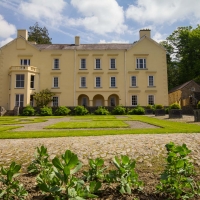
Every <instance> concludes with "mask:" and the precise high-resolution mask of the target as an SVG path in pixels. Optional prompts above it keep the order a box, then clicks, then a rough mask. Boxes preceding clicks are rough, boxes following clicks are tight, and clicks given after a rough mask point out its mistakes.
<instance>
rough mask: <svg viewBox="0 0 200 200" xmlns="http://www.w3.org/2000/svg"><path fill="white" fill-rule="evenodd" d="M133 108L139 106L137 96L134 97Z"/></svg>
mask: <svg viewBox="0 0 200 200" xmlns="http://www.w3.org/2000/svg"><path fill="white" fill-rule="evenodd" d="M131 100H132V106H137V104H138V98H137V95H132V99H131Z"/></svg>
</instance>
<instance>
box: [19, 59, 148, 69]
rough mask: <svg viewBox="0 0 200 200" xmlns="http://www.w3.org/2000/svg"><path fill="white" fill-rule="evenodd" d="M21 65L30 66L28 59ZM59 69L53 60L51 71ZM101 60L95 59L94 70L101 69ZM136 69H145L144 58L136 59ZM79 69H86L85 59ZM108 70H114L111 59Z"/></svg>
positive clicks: (58, 64) (81, 61) (22, 60)
mask: <svg viewBox="0 0 200 200" xmlns="http://www.w3.org/2000/svg"><path fill="white" fill-rule="evenodd" d="M20 64H21V65H26V66H29V65H30V59H21V60H20ZM59 68H60V59H58V58H55V59H54V63H53V69H59ZM101 68H102V67H101V59H100V58H96V59H95V69H101ZM136 68H137V69H146V59H145V58H137V59H136ZM80 69H87V65H86V59H85V58H81V60H80ZM110 69H116V59H115V58H111V59H110Z"/></svg>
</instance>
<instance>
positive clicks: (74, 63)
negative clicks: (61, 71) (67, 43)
mask: <svg viewBox="0 0 200 200" xmlns="http://www.w3.org/2000/svg"><path fill="white" fill-rule="evenodd" d="M74 106H76V49H75V50H74Z"/></svg>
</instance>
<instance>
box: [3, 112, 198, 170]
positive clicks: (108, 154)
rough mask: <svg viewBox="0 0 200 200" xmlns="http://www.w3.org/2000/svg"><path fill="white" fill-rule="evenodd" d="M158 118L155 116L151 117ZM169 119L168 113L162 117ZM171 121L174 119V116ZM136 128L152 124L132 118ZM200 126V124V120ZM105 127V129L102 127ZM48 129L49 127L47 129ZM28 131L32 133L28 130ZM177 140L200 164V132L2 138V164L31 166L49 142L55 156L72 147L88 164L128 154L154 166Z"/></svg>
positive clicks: (187, 119) (26, 127)
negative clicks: (40, 148) (99, 159)
mask: <svg viewBox="0 0 200 200" xmlns="http://www.w3.org/2000/svg"><path fill="white" fill-rule="evenodd" d="M151 117H155V116H151ZM159 118H164V119H166V120H169V119H168V116H164V117H159ZM66 120H70V118H69V117H68V118H59V119H58V118H57V119H49V120H48V121H47V122H42V123H37V124H26V125H23V126H24V127H23V128H19V129H16V130H15V131H25V130H26V131H28V130H41V129H42V128H43V127H45V126H48V125H50V124H53V123H57V122H60V121H66ZM170 120H171V119H170ZM176 121H182V122H189V123H192V122H193V121H194V117H192V116H184V117H183V119H177V120H176ZM129 123H130V125H131V126H132V128H133V127H134V128H136V127H137V128H148V127H149V126H151V125H149V124H145V123H141V122H140V123H139V122H134V121H129ZM197 124H199V125H200V123H197ZM100 130H101V129H100ZM47 131H48V130H47ZM27 134H28V132H27ZM170 141H173V142H175V143H177V144H182V143H186V144H187V145H188V147H189V148H190V149H191V150H192V158H193V160H194V161H195V163H196V164H198V165H199V166H200V134H199V133H196V134H195V133H193V134H163V135H162V134H154V135H152V134H149V135H148V134H144V135H143V134H141V135H115V136H89V137H61V138H38V139H3V140H2V139H1V140H0V158H1V159H0V165H1V164H4V165H6V164H8V163H10V162H11V161H12V160H14V161H16V162H18V163H21V164H23V167H24V168H25V166H27V165H28V164H29V163H30V161H31V160H32V159H33V158H34V152H35V149H36V147H38V146H41V145H45V146H46V147H47V148H48V152H49V154H50V155H51V157H50V158H54V156H55V155H60V154H62V153H64V151H65V150H66V149H70V150H71V151H73V152H74V153H76V154H78V157H79V159H80V160H81V161H82V162H83V163H84V164H87V160H88V158H96V157H102V158H104V159H105V160H107V161H108V162H109V161H110V160H111V159H112V158H113V157H114V156H115V155H120V154H127V155H129V156H131V157H132V158H136V159H137V161H138V162H140V163H144V164H145V165H146V166H147V167H151V166H152V164H153V163H152V162H153V160H154V158H159V157H160V156H164V155H165V144H167V143H168V142H170Z"/></svg>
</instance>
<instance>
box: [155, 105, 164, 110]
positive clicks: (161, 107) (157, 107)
mask: <svg viewBox="0 0 200 200" xmlns="http://www.w3.org/2000/svg"><path fill="white" fill-rule="evenodd" d="M155 109H163V105H161V104H158V105H155Z"/></svg>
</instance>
